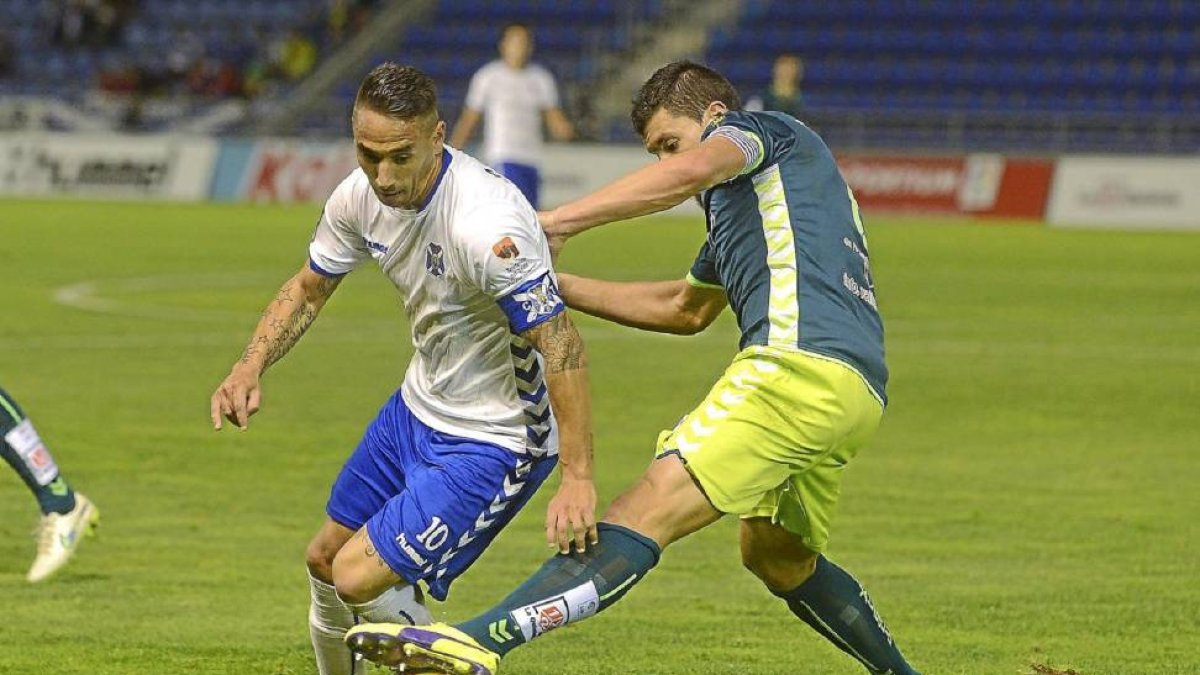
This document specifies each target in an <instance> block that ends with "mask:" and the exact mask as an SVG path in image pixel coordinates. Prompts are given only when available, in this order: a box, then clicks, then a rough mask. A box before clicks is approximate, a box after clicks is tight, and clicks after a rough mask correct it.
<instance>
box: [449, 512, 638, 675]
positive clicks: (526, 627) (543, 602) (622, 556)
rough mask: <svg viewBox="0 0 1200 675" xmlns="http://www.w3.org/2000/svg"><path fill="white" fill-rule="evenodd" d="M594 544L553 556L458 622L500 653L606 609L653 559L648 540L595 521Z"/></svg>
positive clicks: (636, 580) (623, 592)
mask: <svg viewBox="0 0 1200 675" xmlns="http://www.w3.org/2000/svg"><path fill="white" fill-rule="evenodd" d="M597 529H598V530H599V531H600V543H598V544H595V545H594V546H591V547H589V548H588V550H587V551H585V552H584V553H579V552H577V551H573V552H571V553H570V554H569V555H562V554H560V555H556V556H554V557H553V558H551V559H550V560H548V561H546V563H545V564H544V565H542V568H541V569H539V570H538V571H537V572H536V573H534V575H533V576H531V577H529V579H527V580H526V581H525V583H523V584H521V585H520V586H519V587H517V589H516V590H515V591H513V592H512V593H511V594H509V596H508V597H507V598H505V599H504V600H502V601H501V602H500V604H498V605H496V606H495V607H493V608H492V609H490V610H488V611H486V612H484V613H483V614H481V615H479V616H477V617H475V618H474V619H471V620H470V621H466V622H464V623H461V624H458V626H456V627H457V628H458V629H459V630H461V631H463V632H464V633H466V634H467V635H470V636H471V637H473V638H475V640H476V641H478V642H479V644H481V645H483V646H484V647H486V648H488V649H490V650H492V651H494V652H496V653H497V654H500V655H501V656H503V655H505V654H507V653H508V652H510V651H512V650H513V649H515V648H516V647H519V646H520V645H523V644H525V643H526V642H529V641H530V640H532V639H533V638H535V637H537V636H539V635H541V634H542V633H545V632H546V631H549V630H552V629H554V628H558V627H559V626H565V625H566V624H568V623H575V622H576V621H582V620H583V619H586V618H588V617H589V616H592V615H593V614H596V613H598V612H601V611H603V610H605V609H608V608H609V607H610V606H612V605H613V604H614V603H616V602H617V601H618V600H620V599H621V597H622V596H624V595H625V593H626V592H627V591H628V590H629V589H630V588H632V587H633V586H634V584H636V583H637V582H639V581H641V580H642V579H643V578H645V576H646V574H647V573H648V572H650V570H651V569H653V568H654V566H655V565H657V564H658V557H659V555H660V554H661V551H660V550H659V548H658V544H657V543H655V542H654V540H652V539H649V538H647V537H644V536H642V535H640V534H638V533H637V532H634V531H633V530H630V529H628V528H624V527H621V526H620V525H612V524H610V523H600V525H599V526H598V528H597Z"/></svg>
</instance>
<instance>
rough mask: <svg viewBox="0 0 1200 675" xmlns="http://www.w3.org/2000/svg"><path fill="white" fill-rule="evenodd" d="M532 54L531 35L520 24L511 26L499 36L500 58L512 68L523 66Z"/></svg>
mask: <svg viewBox="0 0 1200 675" xmlns="http://www.w3.org/2000/svg"><path fill="white" fill-rule="evenodd" d="M532 54H533V36H532V35H530V34H529V31H528V30H526V29H525V28H523V27H521V26H511V27H509V29H508V30H506V31H504V35H503V36H501V37H500V58H501V59H503V60H504V62H505V63H507V64H509V65H510V66H512V67H514V68H521V67H524V65H525V64H526V63H528V62H529V57H530V56H531V55H532Z"/></svg>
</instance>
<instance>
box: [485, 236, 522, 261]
mask: <svg viewBox="0 0 1200 675" xmlns="http://www.w3.org/2000/svg"><path fill="white" fill-rule="evenodd" d="M492 253H495V254H496V257H497V258H500V259H502V260H512V259H513V258H515V257H517V256H519V255H521V251H520V250H518V249H517V245H516V244H515V243H513V240H512V237H505V238H503V239H501V240H500V241H498V242H496V243H495V244H493V245H492Z"/></svg>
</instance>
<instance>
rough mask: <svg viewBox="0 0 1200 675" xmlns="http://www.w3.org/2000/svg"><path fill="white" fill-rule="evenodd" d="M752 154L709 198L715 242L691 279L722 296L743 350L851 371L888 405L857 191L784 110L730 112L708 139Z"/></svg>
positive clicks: (710, 237) (880, 327) (811, 134)
mask: <svg viewBox="0 0 1200 675" xmlns="http://www.w3.org/2000/svg"><path fill="white" fill-rule="evenodd" d="M713 136H721V137H724V138H726V139H728V140H730V141H732V142H734V143H735V144H736V145H737V146H738V147H739V148H741V150H742V151H743V152H744V153H745V155H746V168H745V169H744V170H743V172H742V174H741V175H739V176H737V177H735V178H733V179H731V180H729V181H727V182H725V183H722V184H720V185H717V186H715V187H713V188H712V189H710V190H708V191H706V192H704V193H703V194H702V195H701V197H702V199H703V202H704V209H705V213H706V216H707V220H708V238H707V239H706V240H705V243H704V246H703V247H702V248H701V249H700V254H699V256H698V257H697V258H696V262H695V263H694V264H693V265H692V269H691V273H690V274H689V275H688V279H689V281H690V282H691V283H693V284H695V285H701V286H720V287H722V288H724V289H725V293H726V295H727V296H728V298H729V305H730V307H732V308H733V311H734V313H735V314H736V315H737V321H738V326H739V327H740V328H741V332H742V337H741V347H742V348H743V349H744V348H746V347H748V346H750V345H769V346H774V347H783V348H789V349H801V350H805V351H809V352H813V353H816V354H820V355H824V356H828V357H830V358H833V359H837V360H839V361H841V362H843V363H845V364H847V365H849V366H850V367H852V368H854V369H855V370H857V371H858V372H859V374H861V375H862V376H863V378H864V379H865V380H866V381H867V384H869V385H870V386H871V388H872V389H873V390H874V391H875V393H876V394H878V395H879V398H880V400H881V401H885V400H886V387H887V366H886V364H885V363H884V355H883V321H882V320H881V319H880V316H879V309H878V306H877V304H876V303H877V300H876V297H875V284H874V282H873V280H872V278H871V266H870V261H869V259H868V257H867V240H866V233H865V232H864V230H863V225H862V219H861V216H860V215H859V211H858V204H857V203H856V202H855V201H854V194H853V193H852V192H851V191H850V188H849V187H848V186H847V185H846V182H845V181H844V180H843V179H842V175H841V173H840V172H839V171H838V167H837V163H836V162H835V161H834V159H833V155H832V153H830V151H829V148H828V147H826V146H825V143H824V142H823V141H822V140H821V138H820V137H819V136H817V134H816V133H814V132H813V131H812V130H811V129H809V128H808V127H806V126H804V125H803V124H801V123H800V122H799V121H797V120H796V119H794V118H792V117H790V116H788V115H785V114H783V113H778V112H730V113H728V114H727V115H725V116H724V117H723V118H720V119H718V120H716V121H714V122H713V123H712V124H710V125H709V126H708V127H707V128H706V129H705V130H704V135H703V138H704V139H708V138H711V137H713Z"/></svg>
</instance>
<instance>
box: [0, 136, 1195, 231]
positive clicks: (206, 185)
mask: <svg viewBox="0 0 1200 675" xmlns="http://www.w3.org/2000/svg"><path fill="white" fill-rule="evenodd" d="M649 161H652V160H651V158H650V157H649V156H648V155H647V154H646V153H645V151H644V150H643V149H642V148H640V147H638V146H634V145H577V144H576V145H552V146H549V147H548V148H547V152H546V159H545V164H544V165H543V167H542V176H543V186H542V194H543V200H544V203H545V204H546V205H548V206H553V205H555V204H559V203H562V202H564V201H567V200H569V199H572V198H574V197H577V196H579V195H582V194H585V193H586V192H588V191H591V190H594V189H596V188H599V187H601V186H602V185H604V184H606V183H608V182H609V181H611V180H613V179H615V178H617V177H619V176H621V175H622V174H624V173H627V172H629V171H631V170H633V169H636V168H637V167H639V166H642V165H644V164H646V163H647V162H649ZM838 162H839V164H840V166H841V168H842V173H843V175H844V176H845V177H846V180H847V182H848V183H849V184H850V186H851V187H852V188H853V189H854V192H855V196H856V198H857V200H858V202H859V205H860V206H861V207H862V209H863V210H864V211H867V212H876V213H879V212H888V213H911V214H944V215H960V216H962V215H966V216H977V217H980V218H982V219H987V218H993V219H996V218H1000V219H1014V220H1033V221H1044V222H1048V223H1050V224H1052V225H1061V226H1087V227H1121V228H1153V229H1164V228H1181V229H1197V230H1200V190H1196V189H1195V186H1197V185H1200V157H1197V158H1180V157H1158V158H1155V157H1136V158H1135V157H1129V156H1103V155H1066V156H1060V157H1026V156H1005V155H1001V154H991V153H979V154H965V155H899V154H891V155H885V154H847V155H842V156H839V157H838ZM355 167H356V161H355V156H354V148H353V146H352V145H351V144H350V142H349V141H346V142H327V141H326V142H318V141H301V140H294V139H290V140H284V139H220V140H218V139H214V138H209V137H192V136H177V135H162V136H153V135H151V136H147V135H135V136H120V135H113V134H94V135H92V134H53V133H46V134H29V133H22V134H0V195H5V196H25V197H56V196H64V197H84V198H88V197H90V198H97V199H166V200H180V201H204V200H213V201H223V202H259V203H293V202H321V201H323V200H324V199H325V198H326V197H327V196H328V195H329V193H330V191H332V190H333V188H334V187H335V186H336V185H337V184H338V183H339V182H341V180H342V179H343V178H344V177H345V176H346V175H347V174H348V173H349V172H350V171H352V170H353V169H354V168H355ZM677 210H678V211H679V212H681V213H693V214H694V213H697V212H698V207H697V206H696V205H695V204H694V203H692V202H691V201H689V202H687V203H685V204H682V205H680V206H679V207H677Z"/></svg>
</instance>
